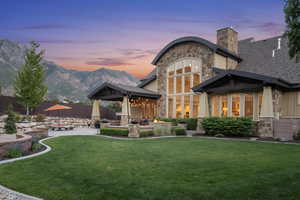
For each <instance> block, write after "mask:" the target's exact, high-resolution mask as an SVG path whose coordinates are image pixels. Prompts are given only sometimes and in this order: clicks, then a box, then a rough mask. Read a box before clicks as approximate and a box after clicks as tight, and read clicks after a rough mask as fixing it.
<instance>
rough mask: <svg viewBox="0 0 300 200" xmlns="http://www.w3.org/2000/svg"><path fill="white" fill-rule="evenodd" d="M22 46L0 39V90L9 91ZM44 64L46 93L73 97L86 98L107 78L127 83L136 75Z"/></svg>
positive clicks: (23, 52)
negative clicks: (69, 68)
mask: <svg viewBox="0 0 300 200" xmlns="http://www.w3.org/2000/svg"><path fill="white" fill-rule="evenodd" d="M25 51H26V46H24V45H21V44H18V43H14V42H11V41H9V40H0V84H1V87H2V93H3V94H6V95H13V81H14V79H15V76H16V73H17V71H18V70H20V69H21V67H22V65H23V64H24V56H25ZM43 65H44V67H45V68H46V85H47V86H48V97H49V98H50V99H51V98H59V99H64V98H68V99H71V100H74V101H82V100H86V96H87V94H88V92H89V91H90V90H91V89H92V88H94V87H95V86H97V85H99V84H101V83H103V82H106V81H109V82H113V83H122V84H127V85H136V84H137V82H138V81H139V79H138V78H136V77H134V76H132V75H130V74H129V73H127V72H124V71H117V70H111V69H105V68H102V69H98V70H96V71H92V72H89V71H75V70H68V69H65V68H63V67H61V66H59V65H57V64H55V63H54V62H50V61H47V60H44V61H43Z"/></svg>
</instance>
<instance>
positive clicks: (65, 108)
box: [45, 104, 72, 115]
mask: <svg viewBox="0 0 300 200" xmlns="http://www.w3.org/2000/svg"><path fill="white" fill-rule="evenodd" d="M70 109H72V108H71V107H69V106H64V105H59V104H56V105H54V106H51V107H49V108H47V109H45V111H55V110H57V111H58V115H60V112H59V111H60V110H70Z"/></svg>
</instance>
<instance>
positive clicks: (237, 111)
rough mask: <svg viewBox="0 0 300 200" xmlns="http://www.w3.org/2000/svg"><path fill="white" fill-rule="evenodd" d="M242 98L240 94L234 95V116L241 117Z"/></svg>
mask: <svg viewBox="0 0 300 200" xmlns="http://www.w3.org/2000/svg"><path fill="white" fill-rule="evenodd" d="M240 107H241V98H240V95H239V94H234V95H232V116H233V117H239V116H240V114H241V110H240Z"/></svg>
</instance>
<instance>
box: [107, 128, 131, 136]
mask: <svg viewBox="0 0 300 200" xmlns="http://www.w3.org/2000/svg"><path fill="white" fill-rule="evenodd" d="M128 133H129V131H128V129H118V128H102V129H101V134H102V135H110V136H126V137H127V136H128Z"/></svg>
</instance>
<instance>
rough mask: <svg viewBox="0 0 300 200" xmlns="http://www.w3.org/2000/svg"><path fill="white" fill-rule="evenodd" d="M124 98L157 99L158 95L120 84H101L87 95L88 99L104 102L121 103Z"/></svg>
mask: <svg viewBox="0 0 300 200" xmlns="http://www.w3.org/2000/svg"><path fill="white" fill-rule="evenodd" d="M124 96H128V97H130V98H135V97H143V98H150V99H158V98H160V95H159V94H157V93H155V92H153V91H151V90H147V89H143V88H139V87H135V86H127V85H122V84H113V83H103V84H102V85H100V86H99V87H97V88H96V89H94V90H93V91H92V92H91V93H90V94H89V95H88V98H89V99H101V100H106V101H122V100H123V97H124Z"/></svg>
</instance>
